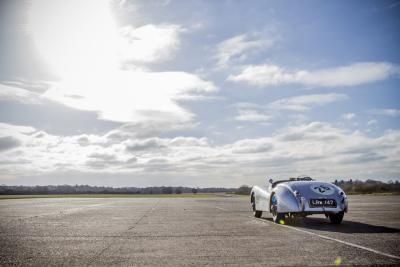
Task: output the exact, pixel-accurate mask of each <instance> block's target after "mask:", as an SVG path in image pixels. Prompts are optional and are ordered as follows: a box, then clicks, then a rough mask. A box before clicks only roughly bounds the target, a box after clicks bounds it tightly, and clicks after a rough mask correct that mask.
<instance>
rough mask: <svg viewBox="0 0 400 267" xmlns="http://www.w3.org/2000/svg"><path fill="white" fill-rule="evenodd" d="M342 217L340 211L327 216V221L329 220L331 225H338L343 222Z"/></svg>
mask: <svg viewBox="0 0 400 267" xmlns="http://www.w3.org/2000/svg"><path fill="white" fill-rule="evenodd" d="M343 216H344V211H341V212H339V213H332V214H329V220H331V223H333V224H340V223H341V222H342V220H343Z"/></svg>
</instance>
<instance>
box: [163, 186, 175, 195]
mask: <svg viewBox="0 0 400 267" xmlns="http://www.w3.org/2000/svg"><path fill="white" fill-rule="evenodd" d="M161 192H162V193H163V194H172V193H173V189H172V187H170V186H168V187H163V189H162V191H161Z"/></svg>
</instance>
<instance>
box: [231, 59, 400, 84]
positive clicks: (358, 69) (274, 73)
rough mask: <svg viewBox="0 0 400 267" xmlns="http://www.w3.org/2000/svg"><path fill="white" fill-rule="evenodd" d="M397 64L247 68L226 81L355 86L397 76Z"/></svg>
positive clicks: (372, 63) (376, 63)
mask: <svg viewBox="0 0 400 267" xmlns="http://www.w3.org/2000/svg"><path fill="white" fill-rule="evenodd" d="M399 73H400V68H399V66H398V65H395V64H391V63H387V62H361V63H354V64H351V65H347V66H342V67H336V68H328V69H320V70H312V71H308V70H292V71H291V70H286V69H284V68H281V67H279V66H276V65H268V64H266V65H250V66H247V67H244V68H243V69H242V71H241V73H239V74H237V75H230V76H229V77H228V80H230V81H234V82H247V83H249V84H251V85H255V86H260V87H261V86H276V85H282V84H302V85H306V86H320V87H338V86H356V85H360V84H366V83H371V82H375V81H380V80H384V79H387V78H388V77H390V76H391V75H398V74H399Z"/></svg>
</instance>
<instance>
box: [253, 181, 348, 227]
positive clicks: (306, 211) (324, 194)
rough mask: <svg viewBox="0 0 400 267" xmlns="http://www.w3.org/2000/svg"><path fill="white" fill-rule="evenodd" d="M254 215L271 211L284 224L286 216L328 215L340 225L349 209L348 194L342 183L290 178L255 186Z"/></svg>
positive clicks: (274, 217)
mask: <svg viewBox="0 0 400 267" xmlns="http://www.w3.org/2000/svg"><path fill="white" fill-rule="evenodd" d="M250 201H251V206H252V208H253V212H254V216H255V217H257V218H260V217H261V215H262V213H263V212H270V213H271V214H272V219H273V221H274V222H276V223H284V220H285V218H286V217H295V216H299V217H306V216H307V215H311V214H325V216H326V217H329V219H330V221H331V223H334V224H339V223H341V222H342V220H343V215H344V213H345V212H347V207H348V203H347V196H346V194H345V193H344V192H343V190H342V189H340V188H339V187H338V186H336V185H334V184H331V183H327V182H318V181H315V180H313V179H311V178H310V177H298V178H290V179H288V180H281V181H276V182H274V181H273V180H272V179H270V180H269V185H268V186H266V187H262V186H253V188H252V190H251V193H250Z"/></svg>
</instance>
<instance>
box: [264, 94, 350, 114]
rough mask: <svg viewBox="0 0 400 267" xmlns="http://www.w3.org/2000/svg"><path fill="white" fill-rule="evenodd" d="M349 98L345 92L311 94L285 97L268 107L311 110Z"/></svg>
mask: <svg viewBox="0 0 400 267" xmlns="http://www.w3.org/2000/svg"><path fill="white" fill-rule="evenodd" d="M347 99H349V98H348V96H347V95H345V94H337V93H330V94H311V95H300V96H294V97H289V98H283V99H279V100H276V101H274V102H271V103H270V104H268V107H269V108H271V109H273V110H292V111H309V110H311V109H312V108H314V107H316V106H324V105H326V104H329V103H333V102H337V101H343V100H347Z"/></svg>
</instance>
